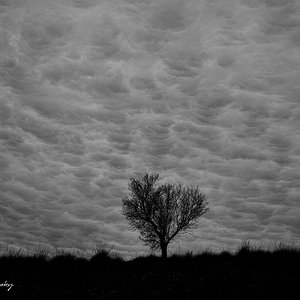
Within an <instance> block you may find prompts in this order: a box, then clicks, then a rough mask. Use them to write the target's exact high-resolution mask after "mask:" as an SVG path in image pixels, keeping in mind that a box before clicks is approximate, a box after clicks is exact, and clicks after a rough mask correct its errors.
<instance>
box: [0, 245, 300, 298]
mask: <svg viewBox="0 0 300 300" xmlns="http://www.w3.org/2000/svg"><path fill="white" fill-rule="evenodd" d="M9 284H13V285H14V286H13V287H11V289H10V290H9V291H8V289H9V286H8V285H9ZM299 291H300V251H299V249H298V250H297V249H278V250H276V251H273V252H264V251H262V250H251V249H249V248H247V247H243V248H241V249H240V251H239V252H238V253H237V254H234V255H232V254H229V253H227V252H223V253H221V254H211V253H203V254H199V255H192V254H186V255H181V256H178V255H174V256H171V257H169V258H168V259H167V260H166V261H162V260H161V259H160V258H159V257H154V256H148V257H139V258H136V259H134V260H131V261H123V260H122V259H121V258H111V257H110V256H109V254H108V253H107V252H106V251H102V252H101V251H100V252H99V253H98V254H97V255H95V256H94V257H93V258H92V259H90V260H87V259H83V258H75V257H74V256H72V255H67V254H64V255H58V256H56V257H54V258H52V259H51V260H49V259H46V256H44V255H37V256H35V257H24V256H6V257H5V256H4V257H0V299H30V300H33V299H55V300H58V299H84V300H85V299H141V300H143V299H219V300H220V299H243V300H244V299H284V300H285V299H298V296H299ZM293 293H295V294H293Z"/></svg>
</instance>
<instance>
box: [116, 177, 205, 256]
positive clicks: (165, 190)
mask: <svg viewBox="0 0 300 300" xmlns="http://www.w3.org/2000/svg"><path fill="white" fill-rule="evenodd" d="M158 179H159V174H158V173H152V174H145V175H144V176H143V177H142V178H138V179H136V178H131V179H130V182H129V186H128V188H129V191H130V193H129V195H126V196H125V197H124V198H123V199H122V204H123V209H122V214H123V215H125V216H126V218H127V220H128V221H129V224H130V226H131V228H132V229H133V230H138V231H139V232H140V239H141V240H142V241H143V242H144V243H145V245H147V246H150V248H151V249H152V250H157V249H161V255H162V257H163V258H167V255H168V251H167V248H168V245H169V244H170V243H171V242H172V241H173V240H174V239H175V238H176V237H177V236H178V235H180V234H182V233H186V232H187V231H189V230H190V229H192V228H194V227H195V226H196V225H197V221H198V220H199V218H200V217H201V216H202V215H203V214H205V213H206V212H207V210H208V208H207V204H208V202H207V199H206V196H205V194H203V193H202V192H201V191H200V190H199V187H198V186H197V187H193V186H187V187H185V186H183V185H181V184H170V183H165V184H162V185H160V186H158V185H157V181H158Z"/></svg>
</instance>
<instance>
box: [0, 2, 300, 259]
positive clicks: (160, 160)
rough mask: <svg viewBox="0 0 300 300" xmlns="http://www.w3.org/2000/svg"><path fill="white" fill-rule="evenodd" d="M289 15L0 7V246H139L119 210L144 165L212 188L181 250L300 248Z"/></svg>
mask: <svg viewBox="0 0 300 300" xmlns="http://www.w3.org/2000/svg"><path fill="white" fill-rule="evenodd" d="M298 8H299V4H298V2H297V1H293V0H289V1H279V0H278V1H277V0H237V1H229V0H228V1H227V0H224V1H200V2H199V1H194V0H189V1H184V2H183V1H169V0H166V1H165V0H164V1H156V0H153V1H144V0H122V1H96V0H88V1H83V0H65V1H52V2H51V4H49V2H48V1H35V0H30V1H23V2H22V1H8V0H2V1H0V14H1V18H0V28H1V30H0V124H1V129H0V151H1V155H0V169H1V174H0V199H1V203H3V205H2V207H1V224H3V227H2V228H3V230H2V232H1V234H3V237H4V239H3V241H4V242H6V243H15V244H19V245H24V246H32V245H34V244H35V243H37V242H43V243H44V244H49V245H52V246H55V247H61V246H68V245H69V246H70V245H72V246H74V247H79V248H89V247H94V245H97V244H99V243H100V242H101V241H103V242H110V241H111V242H112V243H113V244H114V245H115V247H116V248H117V249H118V250H119V251H123V252H124V253H127V254H129V255H134V253H141V252H142V251H145V250H146V248H145V247H144V246H143V245H142V243H139V242H138V233H136V232H131V230H130V227H129V225H128V223H127V222H126V220H125V218H124V217H123V216H122V215H121V214H120V213H119V211H120V209H121V198H122V196H123V195H124V194H125V193H126V192H127V185H128V180H129V179H130V178H132V177H139V176H142V175H143V174H144V173H145V172H151V171H157V172H159V173H160V175H161V179H162V182H181V183H184V184H194V185H199V186H200V187H201V188H202V189H203V191H204V192H205V193H206V194H207V196H208V199H209V203H210V211H209V213H208V214H206V215H205V216H204V218H203V219H202V221H200V225H201V226H200V227H199V229H198V230H196V231H195V234H196V236H199V239H198V240H197V239H190V238H183V239H182V243H183V244H184V247H186V248H189V247H192V248H193V247H194V248H195V249H196V248H199V247H200V242H199V241H200V240H201V243H203V244H201V245H205V246H207V247H209V246H210V245H211V246H212V247H215V248H216V247H223V246H226V247H235V246H236V245H237V244H239V243H240V242H241V241H242V240H245V239H250V238H253V239H257V240H268V239H283V240H292V241H296V242H297V241H299V230H298V228H299V222H298V221H297V220H298V219H299V218H298V217H299V210H298V207H297V200H298V198H299V183H298V182H299V174H300V171H299V156H300V150H299V149H300V137H299V133H298V131H299V130H297V129H298V126H297V124H298V123H299V116H300V113H299V112H300V111H299V109H298V101H299V91H300V89H299V87H300V86H299V80H298V78H299V75H300V74H299V52H298V50H297V49H298V47H299V44H300V43H299V40H300V39H299V32H300V27H299V26H300V22H299V20H300V19H299V13H298V12H299V9H298ZM297 218H298V219H297ZM172 249H173V250H174V249H176V245H174V246H173V248H172Z"/></svg>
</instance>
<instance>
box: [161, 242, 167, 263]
mask: <svg viewBox="0 0 300 300" xmlns="http://www.w3.org/2000/svg"><path fill="white" fill-rule="evenodd" d="M160 248H161V257H162V258H163V259H167V257H168V250H167V248H168V245H167V244H161V245H160Z"/></svg>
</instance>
